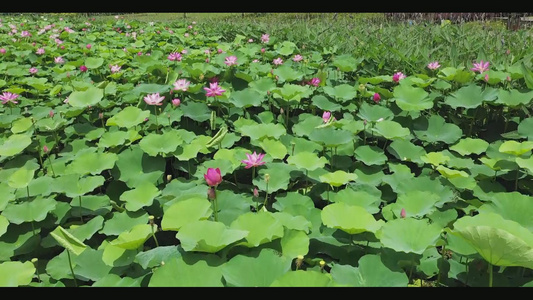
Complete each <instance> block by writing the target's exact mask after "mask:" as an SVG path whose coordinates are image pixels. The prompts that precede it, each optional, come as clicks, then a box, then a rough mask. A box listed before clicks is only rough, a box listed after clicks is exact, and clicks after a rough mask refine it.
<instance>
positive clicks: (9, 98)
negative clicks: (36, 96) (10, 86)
mask: <svg viewBox="0 0 533 300" xmlns="http://www.w3.org/2000/svg"><path fill="white" fill-rule="evenodd" d="M19 96H20V95H18V94H13V93H10V92H4V93H3V94H2V95H0V100H2V104H6V103H8V102H11V103H13V104H17V103H18V101H15V99H17V98H18V97H19Z"/></svg>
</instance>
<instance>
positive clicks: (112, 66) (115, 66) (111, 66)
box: [109, 65, 121, 73]
mask: <svg viewBox="0 0 533 300" xmlns="http://www.w3.org/2000/svg"><path fill="white" fill-rule="evenodd" d="M109 68H110V69H111V73H117V72H119V71H120V68H121V67H120V66H119V65H110V66H109Z"/></svg>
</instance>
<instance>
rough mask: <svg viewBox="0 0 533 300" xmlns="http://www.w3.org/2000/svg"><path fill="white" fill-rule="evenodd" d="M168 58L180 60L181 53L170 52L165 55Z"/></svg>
mask: <svg viewBox="0 0 533 300" xmlns="http://www.w3.org/2000/svg"><path fill="white" fill-rule="evenodd" d="M167 58H168V60H171V61H181V53H179V52H172V53H170V54H169V55H168V56H167Z"/></svg>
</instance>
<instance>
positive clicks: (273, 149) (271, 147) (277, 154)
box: [259, 138, 287, 159]
mask: <svg viewBox="0 0 533 300" xmlns="http://www.w3.org/2000/svg"><path fill="white" fill-rule="evenodd" d="M259 146H260V147H261V148H263V150H265V153H266V154H268V155H270V156H272V158H275V159H283V158H284V157H285V156H286V155H287V147H285V145H283V143H282V142H280V141H279V140H278V139H270V138H264V139H263V140H261V142H260V143H259Z"/></svg>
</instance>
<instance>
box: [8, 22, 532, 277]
mask: <svg viewBox="0 0 533 300" xmlns="http://www.w3.org/2000/svg"><path fill="white" fill-rule="evenodd" d="M285 25H286V24H285ZM289 25H290V24H289ZM341 25H342V26H340V27H339V28H338V30H339V31H338V32H337V33H338V34H333V33H332V32H335V28H334V29H331V27H328V26H334V25H331V24H329V25H323V26H324V27H319V28H317V27H296V26H294V27H292V30H291V29H290V26H285V27H284V24H277V25H276V26H277V27H276V26H274V25H269V26H267V25H261V24H259V23H253V24H250V25H248V26H240V25H239V24H237V23H232V22H220V23H210V22H207V21H206V22H194V21H193V20H179V21H172V22H171V21H165V22H141V21H135V20H126V19H124V18H121V17H119V16H117V18H112V19H111V20H95V19H92V18H89V19H86V18H85V19H83V20H80V18H69V17H65V18H60V17H59V16H46V17H44V16H40V17H29V16H18V15H17V16H11V15H8V16H2V20H1V21H0V33H1V34H0V74H1V75H0V99H1V100H2V105H1V106H0V112H1V114H0V128H1V130H0V195H1V196H0V212H1V213H0V286H33V287H50V286H51V287H73V286H93V287H102V286H112V287H118V286H120V287H158V286H181V287H187V286H194V287H198V286H212V287H253V286H265V287H282V286H312V287H325V286H331V287H375V286H381V287H408V286H445V287H464V286H533V272H532V270H531V269H533V197H532V192H533V181H532V179H533V157H532V156H531V155H532V149H533V117H532V116H531V109H532V107H531V100H532V99H533V72H532V70H533V67H532V66H533V60H532V58H533V52H532V51H531V49H532V48H531V39H532V36H533V35H532V32H531V30H518V31H514V32H511V31H507V30H505V29H501V28H485V27H484V25H483V26H481V25H478V24H449V23H446V22H443V23H442V24H423V25H422V24H415V25H411V26H409V25H408V24H403V23H400V24H392V25H391V24H385V25H383V24H374V23H365V22H361V21H358V22H355V21H352V23H350V26H351V27H350V26H345V24H341ZM341 27H342V28H345V29H340V28H341ZM327 30H330V31H329V32H326V31H327ZM342 30H350V32H349V33H348V32H346V34H344V35H343V34H342ZM317 32H326V33H324V34H323V35H320V34H317ZM339 33H340V34H339ZM359 33H360V34H359ZM370 33H372V34H370ZM333 38H336V39H338V42H335V40H333ZM530 137H531V139H530Z"/></svg>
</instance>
